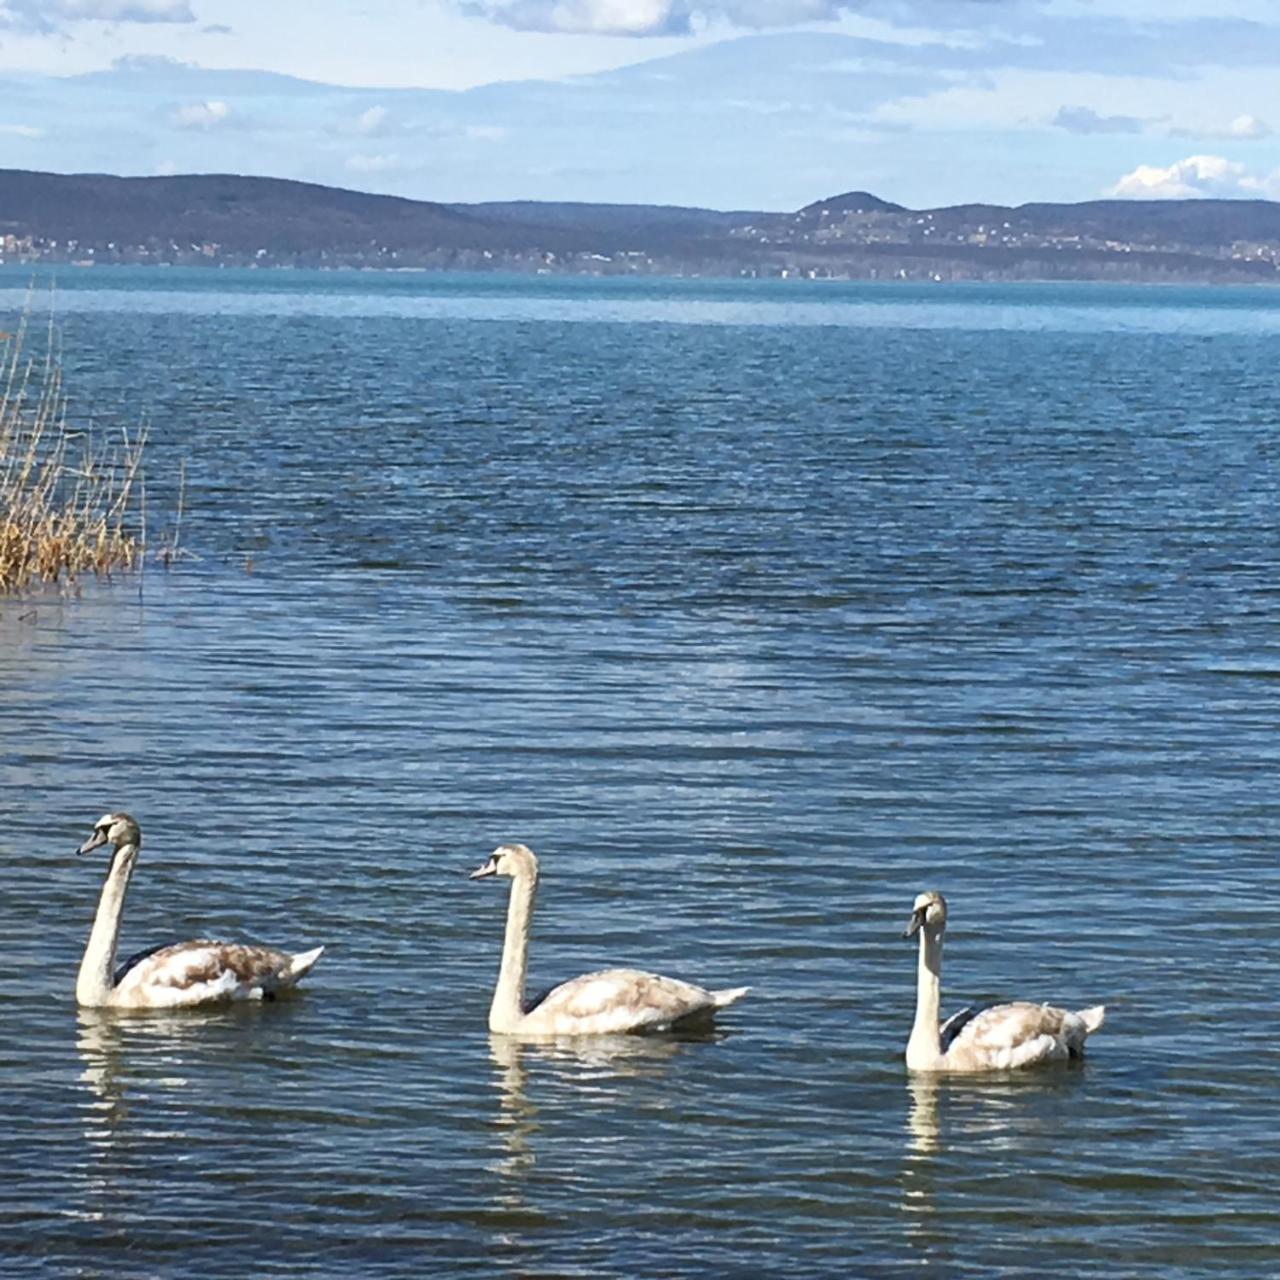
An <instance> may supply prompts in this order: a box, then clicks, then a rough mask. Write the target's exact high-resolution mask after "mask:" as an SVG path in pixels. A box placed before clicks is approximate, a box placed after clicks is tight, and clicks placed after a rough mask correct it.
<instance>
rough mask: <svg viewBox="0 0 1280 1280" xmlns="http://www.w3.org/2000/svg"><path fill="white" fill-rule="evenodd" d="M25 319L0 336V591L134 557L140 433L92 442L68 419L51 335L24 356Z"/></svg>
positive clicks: (138, 554) (130, 562)
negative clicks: (39, 352) (39, 351)
mask: <svg viewBox="0 0 1280 1280" xmlns="http://www.w3.org/2000/svg"><path fill="white" fill-rule="evenodd" d="M27 338H28V321H27V317H24V318H23V320H22V323H21V324H20V326H19V328H18V330H17V331H16V332H14V333H10V334H5V335H3V340H2V341H0V594H13V593H17V592H21V591H23V590H26V589H29V588H32V587H35V586H38V585H40V584H53V583H57V582H59V581H63V582H65V581H69V580H72V579H74V578H76V577H77V576H80V575H82V574H87V573H94V574H102V575H109V574H111V573H113V572H116V571H121V570H129V569H133V568H135V567H137V566H138V565H140V564H141V563H142V555H143V535H142V534H141V533H140V532H138V531H135V529H134V528H133V527H132V522H133V521H134V519H135V517H137V516H138V515H139V514H141V516H142V518H143V519H145V513H140V512H139V510H138V508H139V507H140V506H141V505H142V501H141V500H142V494H143V486H142V481H141V466H142V456H143V451H144V449H145V447H146V433H145V431H140V432H139V433H138V434H137V435H136V436H134V437H132V438H131V437H130V435H129V433H128V432H127V431H124V432H122V433H121V437H120V439H119V440H115V441H96V440H95V439H94V438H93V434H92V432H91V431H89V430H77V429H74V428H73V427H72V425H71V424H70V423H69V421H68V418H67V395H66V391H65V390H64V387H63V376H62V361H61V358H60V354H59V350H58V335H57V331H56V329H55V328H54V327H53V324H52V323H50V325H49V330H48V342H47V347H46V350H45V353H44V355H43V357H38V356H28V355H27V354H26V350H25V348H26V345H27Z"/></svg>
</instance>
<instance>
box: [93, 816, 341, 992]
mask: <svg viewBox="0 0 1280 1280" xmlns="http://www.w3.org/2000/svg"><path fill="white" fill-rule="evenodd" d="M141 843H142V834H141V831H140V830H139V828H138V824H137V823H136V822H135V821H134V820H133V819H132V818H131V817H129V815H128V814H123V813H117V814H107V815H105V816H104V817H102V818H101V819H99V821H98V822H97V824H96V825H95V827H94V835H93V836H92V837H91V838H90V839H89V840H86V841H85V843H84V844H83V845H82V846H81V848H80V852H81V853H87V852H90V851H91V850H92V849H95V848H97V847H98V846H100V845H103V844H112V845H114V846H115V851H114V854H113V856H112V861H111V865H110V867H109V868H108V871H107V878H106V882H105V883H104V885H103V888H102V897H101V900H100V901H99V904H98V912H97V916H96V917H95V919H94V924H93V930H92V932H91V933H90V935H89V942H88V944H87V945H86V947H85V954H84V959H83V961H82V962H81V965H80V976H79V978H78V980H77V982H76V999H77V1001H78V1002H79V1003H80V1004H81V1005H82V1006H85V1007H91V1008H117V1009H175V1008H182V1007H186V1006H191V1005H201V1004H210V1003H216V1002H219V1001H232V1000H264V999H272V998H273V997H274V996H275V995H276V994H277V993H278V992H281V991H284V990H287V989H288V988H289V987H292V986H293V985H294V984H295V983H296V982H297V981H298V980H299V979H300V978H302V977H303V976H304V975H305V974H306V973H307V972H308V971H309V970H310V969H311V968H312V966H313V965H314V964H315V963H316V961H317V960H318V959H319V958H320V955H321V953H322V952H323V950H324V948H323V947H316V948H314V949H313V950H311V951H305V952H301V953H299V954H298V955H291V954H289V953H288V952H284V951H277V950H275V949H273V948H271V947H260V946H251V945H247V944H244V943H235V942H214V941H209V940H199V941H195V942H178V943H174V944H172V945H170V946H163V947H156V948H153V949H152V950H150V951H143V952H140V953H138V954H137V955H135V956H133V957H131V958H130V959H129V960H128V961H126V962H125V964H124V965H123V966H122V967H121V969H120V970H119V971H118V972H114V973H113V968H114V965H115V955H116V947H117V944H118V941H119V935H120V919H121V916H122V914H123V911H124V900H125V894H126V891H127V890H128V886H129V880H130V878H131V877H132V875H133V869H134V866H135V865H136V863H137V858H138V851H139V849H140V847H141Z"/></svg>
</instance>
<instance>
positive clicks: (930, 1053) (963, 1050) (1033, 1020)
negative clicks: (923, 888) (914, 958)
mask: <svg viewBox="0 0 1280 1280" xmlns="http://www.w3.org/2000/svg"><path fill="white" fill-rule="evenodd" d="M946 927H947V901H946V899H945V898H944V897H943V896H942V894H940V893H922V894H920V896H919V897H918V898H916V900H915V906H914V910H913V911H912V913H911V922H910V924H908V926H907V929H906V932H905V933H904V934H903V935H902V936H903V937H904V938H910V937H912V936H913V935H915V934H917V933H918V934H919V935H920V967H919V985H918V989H917V995H916V1021H915V1026H914V1027H913V1028H912V1029H911V1039H910V1040H908V1041H907V1069H908V1070H910V1071H957V1072H959V1071H965V1072H975V1071H1007V1070H1010V1069H1011V1068H1015V1067H1034V1066H1038V1065H1040V1063H1042V1062H1056V1061H1060V1060H1061V1059H1063V1058H1080V1057H1083V1056H1084V1042H1085V1040H1086V1039H1088V1037H1089V1034H1090V1033H1091V1032H1093V1031H1097V1029H1098V1028H1099V1027H1100V1026H1102V1021H1103V1018H1104V1017H1105V1016H1106V1012H1107V1011H1106V1008H1105V1006H1103V1005H1095V1006H1094V1007H1093V1008H1091V1009H1080V1010H1078V1011H1077V1012H1075V1013H1071V1012H1070V1011H1068V1010H1066V1009H1056V1008H1054V1006H1053V1005H1050V1004H1029V1003H1027V1002H1025V1001H1017V1002H1015V1003H1013V1004H997V1005H992V1006H991V1007H990V1008H988V1009H983V1010H981V1012H975V1011H974V1010H973V1009H962V1010H961V1011H960V1012H959V1013H957V1014H955V1015H954V1016H952V1017H951V1018H948V1019H947V1021H946V1022H944V1023H943V1024H942V1025H941V1026H939V1025H938V1005H939V1002H940V999H941V993H942V935H943V933H944V931H945V930H946Z"/></svg>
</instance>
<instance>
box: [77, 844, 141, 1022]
mask: <svg viewBox="0 0 1280 1280" xmlns="http://www.w3.org/2000/svg"><path fill="white" fill-rule="evenodd" d="M137 859H138V846H137V845H135V844H125V845H121V846H120V847H119V848H118V849H117V850H116V852H115V856H114V857H113V858H112V859H111V869H110V870H109V871H108V872H107V880H106V883H105V884H104V885H103V886H102V897H101V898H99V899H98V914H97V915H96V916H95V917H94V920H93V928H92V930H90V932H89V941H88V944H87V945H86V946H85V949H84V959H83V960H81V961H80V976H79V977H78V978H77V979H76V1003H77V1004H82V1005H86V1006H88V1007H90V1008H92V1007H93V1006H95V1005H104V1004H106V1003H107V998H108V997H109V996H110V994H111V989H112V987H113V986H114V985H115V983H114V981H113V978H114V974H115V967H116V947H117V945H118V944H119V941H120V917H121V916H122V915H123V914H124V898H125V894H126V893H128V891H129V877H130V876H132V875H133V868H134V864H135V863H136V862H137Z"/></svg>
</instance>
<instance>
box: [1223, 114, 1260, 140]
mask: <svg viewBox="0 0 1280 1280" xmlns="http://www.w3.org/2000/svg"><path fill="white" fill-rule="evenodd" d="M1227 133H1228V134H1229V135H1230V136H1231V137H1233V138H1242V139H1245V140H1247V141H1253V140H1254V139H1255V138H1266V137H1270V135H1271V127H1270V125H1268V124H1267V123H1266V122H1265V121H1263V120H1259V119H1258V117H1257V116H1248V115H1245V116H1236V118H1235V119H1234V120H1233V121H1232V122H1231V123H1230V124H1229V125H1228V126H1227Z"/></svg>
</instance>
